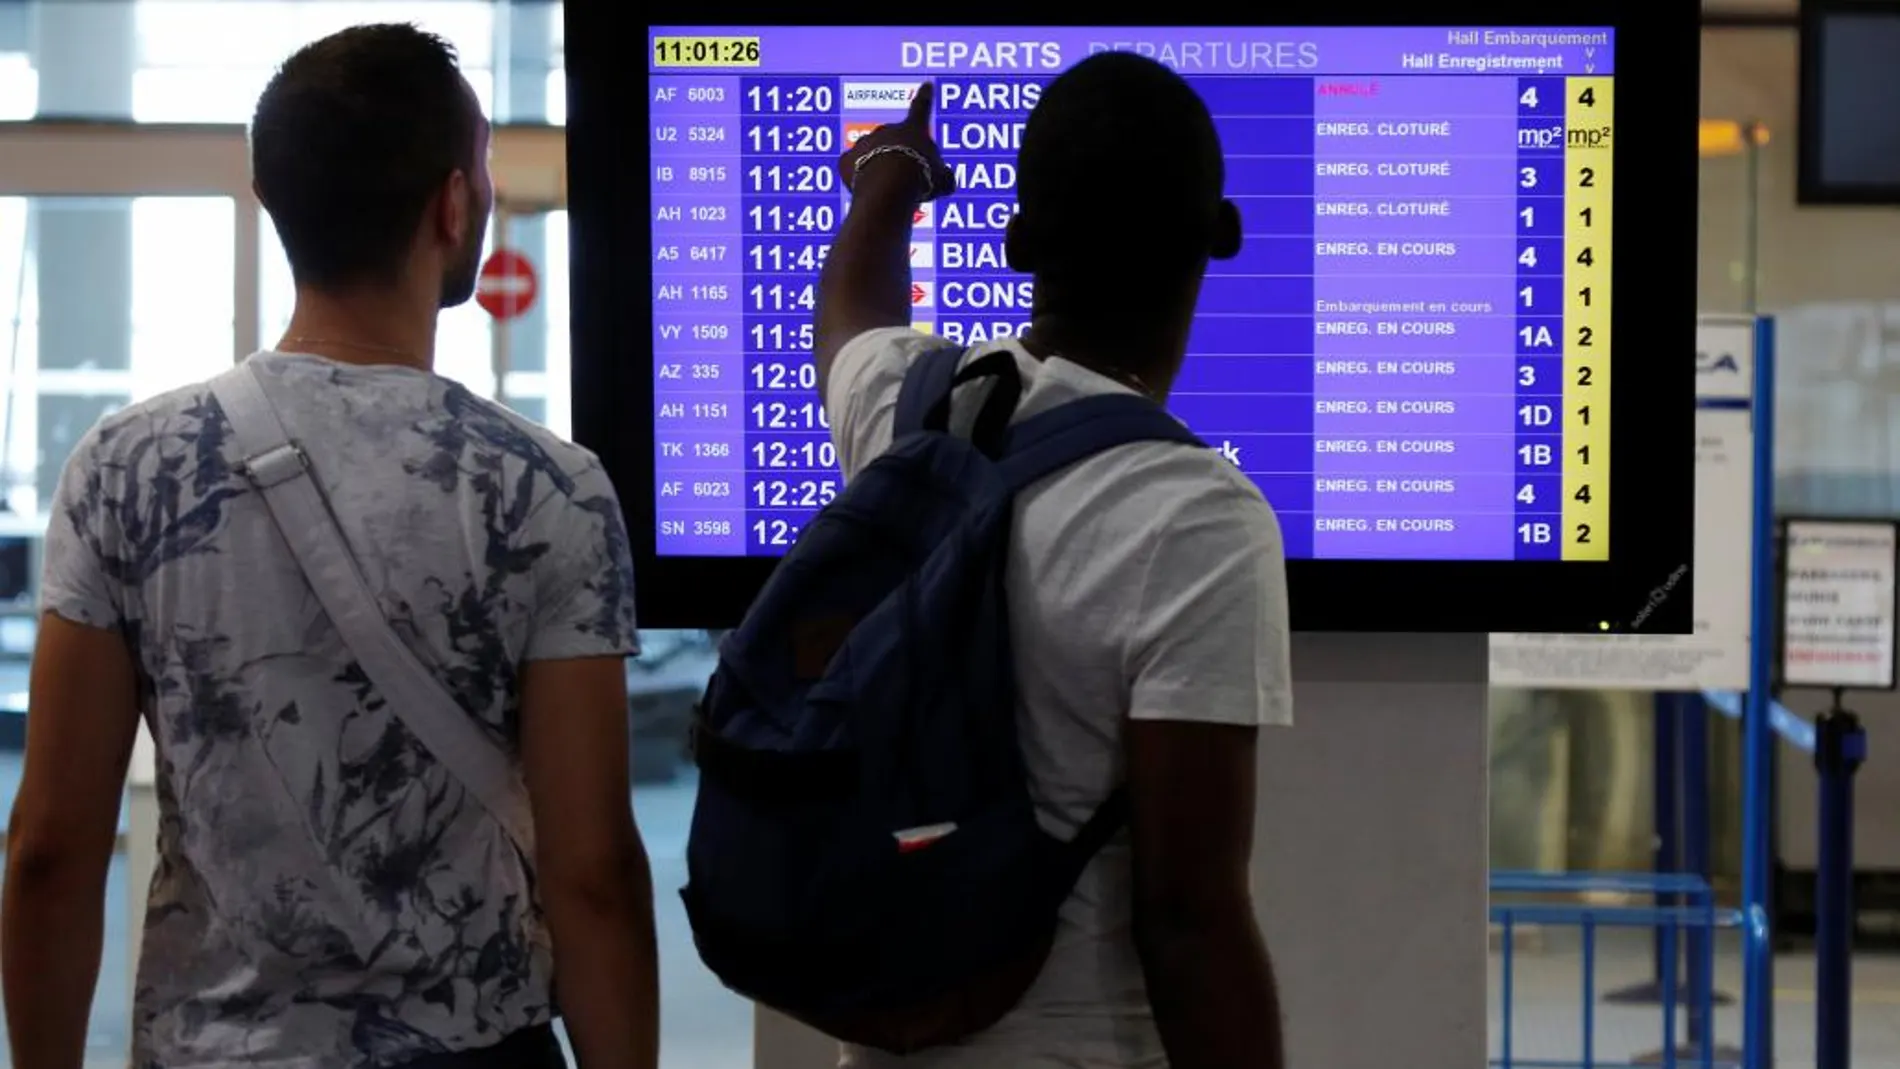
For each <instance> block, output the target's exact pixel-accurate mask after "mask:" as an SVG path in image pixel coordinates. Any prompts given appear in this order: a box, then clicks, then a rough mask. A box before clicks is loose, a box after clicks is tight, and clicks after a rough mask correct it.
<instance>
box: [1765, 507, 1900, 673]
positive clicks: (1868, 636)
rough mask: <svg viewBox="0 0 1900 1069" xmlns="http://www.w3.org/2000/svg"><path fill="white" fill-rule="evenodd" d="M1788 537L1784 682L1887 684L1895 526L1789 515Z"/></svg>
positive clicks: (1898, 548)
mask: <svg viewBox="0 0 1900 1069" xmlns="http://www.w3.org/2000/svg"><path fill="white" fill-rule="evenodd" d="M1786 538H1787V566H1786V577H1787V578H1786V584H1785V585H1784V586H1783V588H1782V640H1781V680H1782V683H1783V684H1785V685H1787V686H1790V687H1842V688H1853V689H1868V690H1892V689H1893V686H1894V596H1895V576H1894V570H1895V567H1896V561H1900V544H1897V543H1900V537H1896V528H1895V525H1894V524H1893V523H1892V522H1889V521H1871V520H1868V521H1861V520H1789V521H1788V523H1787V526H1786Z"/></svg>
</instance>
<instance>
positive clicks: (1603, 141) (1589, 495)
mask: <svg viewBox="0 0 1900 1069" xmlns="http://www.w3.org/2000/svg"><path fill="white" fill-rule="evenodd" d="M1614 85H1615V83H1614V81H1612V80H1611V79H1609V78H1567V79H1565V90H1564V91H1565V94H1566V96H1567V101H1566V105H1565V108H1564V137H1565V141H1564V213H1565V217H1566V218H1565V223H1564V256H1565V259H1566V263H1565V266H1564V343H1563V344H1564V350H1563V352H1564V395H1563V396H1564V437H1563V448H1564V468H1563V488H1564V490H1563V492H1564V518H1563V535H1562V537H1563V559H1564V560H1608V559H1609V556H1610V479H1609V476H1610V182H1611V174H1610V170H1611V163H1610V161H1611V158H1612V153H1611V151H1610V131H1611V115H1612V114H1613V106H1614V104H1615V100H1614V93H1615V90H1614Z"/></svg>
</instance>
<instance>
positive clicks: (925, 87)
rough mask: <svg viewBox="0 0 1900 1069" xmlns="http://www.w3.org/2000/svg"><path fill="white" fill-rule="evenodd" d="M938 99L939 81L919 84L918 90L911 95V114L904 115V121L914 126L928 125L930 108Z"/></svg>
mask: <svg viewBox="0 0 1900 1069" xmlns="http://www.w3.org/2000/svg"><path fill="white" fill-rule="evenodd" d="M936 100H937V83H935V82H925V83H923V84H922V85H920V86H918V87H917V91H916V92H915V93H912V94H911V96H910V114H908V115H906V116H904V121H905V122H907V123H909V124H910V125H912V126H922V127H928V126H929V125H930V108H931V106H932V105H933V104H935V103H936Z"/></svg>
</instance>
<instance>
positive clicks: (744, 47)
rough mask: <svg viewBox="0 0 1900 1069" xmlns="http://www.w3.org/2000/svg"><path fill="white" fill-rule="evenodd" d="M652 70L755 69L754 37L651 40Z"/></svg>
mask: <svg viewBox="0 0 1900 1069" xmlns="http://www.w3.org/2000/svg"><path fill="white" fill-rule="evenodd" d="M653 65H654V66H655V67H756V66H758V65H759V39H758V38H757V37H655V38H654V39H653Z"/></svg>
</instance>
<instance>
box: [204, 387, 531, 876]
mask: <svg viewBox="0 0 1900 1069" xmlns="http://www.w3.org/2000/svg"><path fill="white" fill-rule="evenodd" d="M211 392H212V393H213V394H214V395H215V396H216V397H217V399H218V405H219V407H221V408H223V409H224V417H225V420H226V421H227V422H228V423H229V424H230V425H231V439H232V443H233V444H234V445H236V447H237V450H238V453H239V455H240V456H242V457H243V461H242V463H241V465H240V470H241V471H242V472H243V474H244V476H245V477H246V478H247V479H249V480H250V483H251V486H252V487H253V488H254V489H256V490H257V492H258V496H260V497H261V498H263V500H264V505H265V507H266V508H268V509H269V510H270V515H271V519H272V520H273V521H274V522H275V523H276V525H277V529H278V531H279V532H281V533H282V534H283V536H284V541H285V543H287V544H288V545H289V547H290V552H291V555H292V556H293V557H295V558H296V560H297V564H298V566H299V567H301V568H302V569H303V574H304V578H306V579H307V580H309V582H310V589H311V591H312V592H313V593H315V594H316V596H317V601H318V602H319V603H320V604H321V605H322V606H323V611H324V612H325V614H327V615H328V616H329V617H330V622H331V623H332V624H334V625H335V626H336V629H337V633H338V634H339V635H340V636H342V639H343V644H344V645H345V646H347V647H349V650H350V652H351V653H352V654H353V655H355V657H356V661H357V663H358V664H359V665H361V666H362V669H363V672H364V674H365V675H367V676H368V677H369V680H370V682H371V683H372V684H374V685H375V687H376V689H377V690H378V691H379V692H381V694H382V696H383V700H384V701H386V702H388V703H389V708H390V710H391V711H392V712H393V713H394V714H395V715H396V716H397V717H398V718H400V719H401V720H402V722H403V724H404V725H405V726H407V727H408V729H409V731H410V732H411V733H412V734H414V735H415V737H416V739H417V741H419V742H421V743H422V745H423V748H424V749H426V750H428V751H429V753H430V754H432V755H433V756H434V757H435V759H436V760H437V761H440V762H441V763H442V765H443V766H444V767H446V768H447V769H448V770H449V772H450V774H452V775H454V776H455V778H456V779H458V780H460V781H461V784H462V786H463V788H464V789H465V790H467V791H468V792H469V793H470V794H471V795H473V796H474V797H475V799H476V800H477V801H478V802H480V803H481V805H482V807H483V808H485V809H486V810H488V813H489V815H490V816H491V817H493V818H494V819H495V821H496V822H497V823H499V824H500V825H501V827H502V830H503V831H505V832H506V833H507V834H508V837H509V838H510V839H512V840H513V841H514V844H515V846H516V848H517V849H519V850H520V851H521V852H522V855H523V856H524V857H527V858H530V859H532V858H533V857H534V821H533V817H532V813H531V811H530V809H529V807H528V801H527V796H526V794H525V792H524V791H523V790H522V788H521V781H520V778H519V776H518V775H517V774H516V770H515V766H514V762H513V761H512V760H511V759H510V758H509V756H508V754H507V753H506V752H505V751H504V750H503V749H502V748H501V746H500V745H499V744H497V743H496V742H495V740H494V739H492V738H490V737H489V736H488V734H487V733H486V732H485V731H484V730H483V729H482V727H481V725H480V724H478V723H477V722H476V720H475V717H474V714H472V713H470V712H469V711H468V710H467V709H465V708H463V707H462V704H461V702H459V701H457V700H456V698H455V697H454V696H453V695H451V694H450V693H449V691H448V690H447V689H446V688H445V687H443V685H442V684H441V683H440V682H439V681H438V680H437V679H436V677H435V676H434V675H433V674H432V673H430V671H429V670H428V668H426V667H424V665H423V663H422V662H421V661H420V660H418V659H417V657H416V655H415V653H414V652H412V651H411V650H410V649H409V647H408V645H407V644H405V643H404V642H403V640H402V638H401V637H400V636H399V635H397V634H396V631H395V629H394V628H393V627H391V626H390V624H389V620H388V618H387V617H385V616H384V615H383V611H382V608H381V606H380V605H378V603H377V600H376V595H375V594H374V593H373V592H371V590H370V588H369V583H368V582H367V581H366V580H365V579H364V578H363V570H362V568H361V567H359V566H358V564H357V561H356V557H355V556H354V555H353V554H352V553H351V552H350V547H349V543H348V542H347V541H346V540H345V539H344V536H343V530H342V528H340V527H338V526H337V522H336V516H335V514H334V513H332V512H331V510H330V504H329V502H328V501H327V500H326V499H325V498H324V495H323V490H322V488H321V487H319V486H318V485H317V481H316V479H315V478H314V477H313V473H312V471H311V470H310V458H309V456H308V455H307V454H305V452H304V450H303V448H302V447H301V446H299V445H298V444H297V443H296V442H293V441H291V439H290V436H289V435H288V434H287V433H286V432H285V431H284V424H283V420H282V419H280V418H279V417H278V414H277V409H276V407H275V406H274V405H273V404H272V403H271V400H270V398H269V397H268V396H267V395H266V394H265V393H264V384H263V382H262V381H261V379H260V378H259V376H258V372H257V369H256V368H255V367H254V366H253V364H252V362H251V361H250V360H246V361H244V362H243V363H241V364H239V365H238V366H237V367H235V368H232V369H231V370H230V371H227V372H225V373H224V374H222V375H219V376H218V377H217V378H215V379H213V380H212V381H211Z"/></svg>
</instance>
